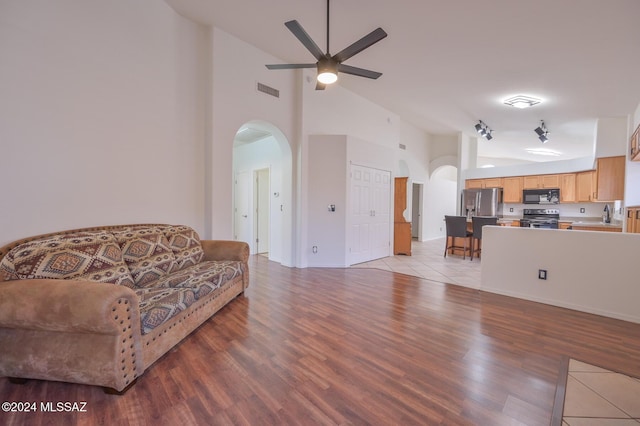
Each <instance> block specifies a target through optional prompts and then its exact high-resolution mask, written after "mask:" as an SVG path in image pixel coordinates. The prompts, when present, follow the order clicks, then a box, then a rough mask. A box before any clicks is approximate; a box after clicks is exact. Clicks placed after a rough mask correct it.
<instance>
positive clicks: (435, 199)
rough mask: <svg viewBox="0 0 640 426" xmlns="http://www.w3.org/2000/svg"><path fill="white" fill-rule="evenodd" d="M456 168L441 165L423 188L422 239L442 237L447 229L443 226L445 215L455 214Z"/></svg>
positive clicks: (456, 198)
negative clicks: (424, 196) (424, 194)
mask: <svg viewBox="0 0 640 426" xmlns="http://www.w3.org/2000/svg"><path fill="white" fill-rule="evenodd" d="M456 179H457V169H456V168H455V167H453V166H442V167H440V168H439V169H437V170H436V171H434V173H433V174H432V175H431V178H430V179H429V185H428V186H427V188H426V189H425V193H426V198H427V201H425V207H424V216H425V220H424V232H423V235H424V239H425V240H433V239H435V238H441V237H444V236H445V235H446V234H447V230H446V228H445V226H444V216H445V215H456V214H458V213H457V210H456V209H457V202H458V182H457V180H456Z"/></svg>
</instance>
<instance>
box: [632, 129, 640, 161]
mask: <svg viewBox="0 0 640 426" xmlns="http://www.w3.org/2000/svg"><path fill="white" fill-rule="evenodd" d="M630 145H631V161H640V125H638V127H636V131H635V132H633V135H631V144H630Z"/></svg>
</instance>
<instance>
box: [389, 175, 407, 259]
mask: <svg viewBox="0 0 640 426" xmlns="http://www.w3.org/2000/svg"><path fill="white" fill-rule="evenodd" d="M408 179H409V178H408V177H397V178H396V179H395V186H394V201H393V254H394V255H396V254H405V255H407V256H411V222H407V221H406V219H405V218H404V211H405V210H406V209H407V180H408Z"/></svg>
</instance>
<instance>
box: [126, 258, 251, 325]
mask: <svg viewBox="0 0 640 426" xmlns="http://www.w3.org/2000/svg"><path fill="white" fill-rule="evenodd" d="M242 272H243V266H242V263H241V262H239V261H207V262H202V263H199V264H197V265H194V266H192V267H189V268H187V269H184V270H181V271H178V272H173V273H171V274H168V275H165V276H163V277H161V278H160V279H159V280H158V281H156V282H155V284H154V285H153V287H147V288H138V289H136V294H137V295H138V297H139V298H140V326H141V331H142V334H147V333H149V332H150V331H152V330H153V329H154V328H156V327H158V326H159V325H162V324H164V323H165V322H167V321H169V320H170V319H171V318H173V317H174V316H176V315H178V314H179V313H180V312H182V311H183V310H185V309H187V308H188V307H189V306H191V305H192V304H193V303H195V302H196V301H198V300H200V299H202V298H204V297H205V296H207V295H208V294H210V293H211V292H213V291H214V290H216V289H218V288H220V287H221V286H222V285H224V283H226V282H229V281H231V280H232V279H234V278H235V277H237V276H240V275H241V274H242Z"/></svg>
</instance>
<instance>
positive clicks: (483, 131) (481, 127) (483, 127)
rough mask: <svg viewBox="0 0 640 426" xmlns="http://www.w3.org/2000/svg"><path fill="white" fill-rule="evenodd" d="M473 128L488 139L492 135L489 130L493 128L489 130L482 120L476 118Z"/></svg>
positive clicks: (491, 137)
mask: <svg viewBox="0 0 640 426" xmlns="http://www.w3.org/2000/svg"><path fill="white" fill-rule="evenodd" d="M475 128H476V132H478V133H479V134H480V136H482V137H484V138H485V139H487V140H488V141H490V140H491V139H493V136H491V132H493V130H491V129H490V128H489V126H487V124H486V123H484V122H482V120H478V124H476V125H475Z"/></svg>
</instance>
